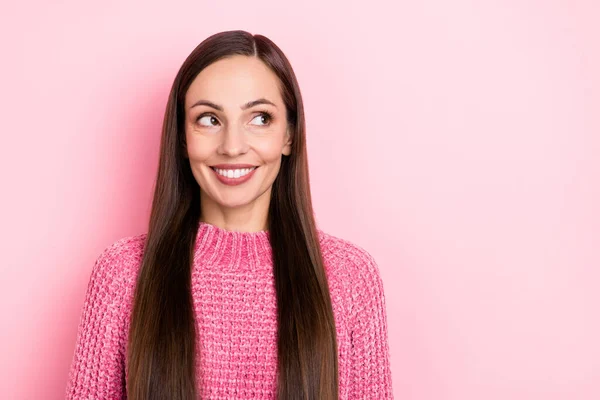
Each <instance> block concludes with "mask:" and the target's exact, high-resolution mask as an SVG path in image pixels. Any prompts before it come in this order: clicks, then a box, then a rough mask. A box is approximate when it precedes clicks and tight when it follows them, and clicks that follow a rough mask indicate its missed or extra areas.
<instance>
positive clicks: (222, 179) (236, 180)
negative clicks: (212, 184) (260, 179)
mask: <svg viewBox="0 0 600 400" xmlns="http://www.w3.org/2000/svg"><path fill="white" fill-rule="evenodd" d="M240 165H241V166H240ZM224 166H225V167H224ZM252 167H254V165H248V164H219V165H215V166H211V167H210V169H211V170H212V171H213V172H214V174H215V176H216V177H217V179H218V180H219V182H221V183H223V184H225V185H228V186H236V185H241V184H242V183H244V182H247V181H248V180H250V179H251V178H252V176H254V173H255V172H256V170H257V169H258V168H259V167H256V168H254V169H253V170H252V171H250V173H248V174H246V175H244V176H241V177H239V178H228V177H226V176H223V175H219V174H218V173H217V171H216V170H215V168H218V169H243V168H252Z"/></svg>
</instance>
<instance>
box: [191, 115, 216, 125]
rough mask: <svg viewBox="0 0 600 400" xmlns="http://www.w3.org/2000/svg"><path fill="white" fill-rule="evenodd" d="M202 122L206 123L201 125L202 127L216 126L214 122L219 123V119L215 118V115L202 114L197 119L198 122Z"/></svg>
mask: <svg viewBox="0 0 600 400" xmlns="http://www.w3.org/2000/svg"><path fill="white" fill-rule="evenodd" d="M201 120H205V121H206V123H205V124H203V123H200V125H202V126H214V125H213V122H218V119H217V117H215V116H214V115H213V114H201V115H200V116H199V117H198V118H197V119H196V122H200V121H201Z"/></svg>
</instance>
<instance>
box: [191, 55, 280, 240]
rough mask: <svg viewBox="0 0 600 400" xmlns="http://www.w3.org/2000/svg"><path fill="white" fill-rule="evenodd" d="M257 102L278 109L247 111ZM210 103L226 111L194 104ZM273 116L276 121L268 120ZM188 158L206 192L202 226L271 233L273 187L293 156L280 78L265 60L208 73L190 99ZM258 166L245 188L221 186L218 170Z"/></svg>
mask: <svg viewBox="0 0 600 400" xmlns="http://www.w3.org/2000/svg"><path fill="white" fill-rule="evenodd" d="M257 99H266V100H269V101H271V102H272V103H273V104H274V105H270V104H258V105H254V106H252V107H250V108H247V109H245V110H242V109H241V107H242V106H243V105H244V104H246V103H248V102H250V101H254V100H257ZM199 100H208V101H210V102H212V103H214V104H216V105H218V106H221V107H222V108H223V110H222V111H220V110H217V109H215V108H213V107H211V106H209V105H204V104H203V105H196V106H194V104H195V103H196V102H197V101H199ZM264 111H268V112H269V113H270V114H271V115H272V118H269V117H268V116H267V115H265V114H262V112H264ZM185 113H186V116H185V137H186V144H187V158H188V159H189V162H190V166H191V170H192V173H193V175H194V177H195V179H196V182H198V185H199V186H200V202H201V210H202V215H201V217H200V220H201V221H204V222H207V223H209V224H212V225H215V226H217V227H220V228H223V229H226V230H230V231H240V232H257V231H265V230H267V229H268V209H269V202H270V198H271V189H272V186H273V182H274V181H275V178H276V177H277V174H278V173H279V170H280V166H281V158H282V155H289V154H290V152H291V137H290V130H289V127H288V124H287V119H286V117H287V115H286V109H285V105H284V103H283V99H282V97H281V93H280V90H279V78H278V77H277V76H276V75H275V74H274V73H273V71H271V70H270V69H269V67H267V66H266V65H265V64H264V63H263V62H262V61H261V60H260V59H258V58H256V57H248V56H242V55H235V56H231V57H228V58H225V59H221V60H219V61H216V62H214V63H213V64H211V65H209V66H208V67H206V68H205V69H203V70H202V71H201V72H200V73H199V74H198V76H196V78H195V79H194V81H193V82H192V84H191V86H190V88H189V89H188V91H187V93H186V96H185ZM230 163H244V164H251V165H257V166H259V168H258V169H257V170H256V171H254V176H253V177H252V178H251V179H250V180H249V181H246V182H245V183H242V184H240V185H236V186H228V185H225V184H223V183H221V182H220V181H219V180H218V179H217V177H216V175H215V172H214V171H213V170H212V169H211V168H210V166H211V165H215V164H230Z"/></svg>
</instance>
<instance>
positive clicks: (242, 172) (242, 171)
mask: <svg viewBox="0 0 600 400" xmlns="http://www.w3.org/2000/svg"><path fill="white" fill-rule="evenodd" d="M257 168H258V167H257V166H255V167H249V168H236V169H220V168H215V167H210V169H212V170H213V171H215V172H216V173H217V174H218V175H220V176H222V177H224V178H229V179H238V178H243V177H244V176H246V175H248V174H250V173H251V172H253V171H254V170H256V169H257Z"/></svg>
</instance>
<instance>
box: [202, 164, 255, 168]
mask: <svg viewBox="0 0 600 400" xmlns="http://www.w3.org/2000/svg"><path fill="white" fill-rule="evenodd" d="M210 167H211V168H219V169H243V168H252V167H257V165H252V164H216V165H211V166H210Z"/></svg>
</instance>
